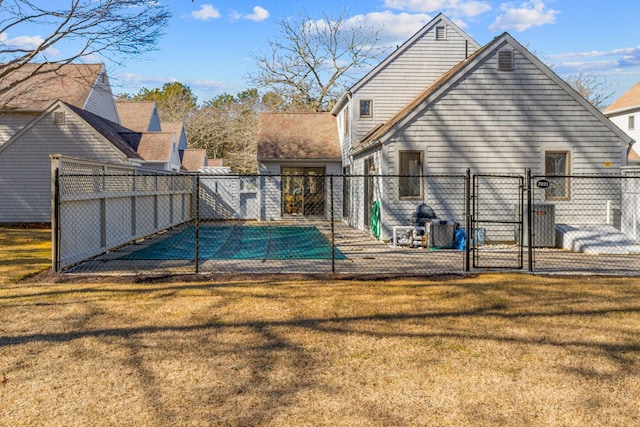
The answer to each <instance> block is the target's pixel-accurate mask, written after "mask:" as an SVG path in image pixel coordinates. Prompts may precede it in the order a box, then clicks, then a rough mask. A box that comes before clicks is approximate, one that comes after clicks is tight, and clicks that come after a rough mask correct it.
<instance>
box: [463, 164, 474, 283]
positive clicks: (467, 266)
mask: <svg viewBox="0 0 640 427" xmlns="http://www.w3.org/2000/svg"><path fill="white" fill-rule="evenodd" d="M464 197H465V207H464V209H465V229H466V230H467V241H466V242H465V245H464V246H465V249H464V250H465V255H464V271H466V272H467V273H468V272H470V271H471V245H470V242H471V239H472V238H473V230H472V229H471V227H472V221H471V169H467V173H466V176H465V183H464Z"/></svg>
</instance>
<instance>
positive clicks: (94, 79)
mask: <svg viewBox="0 0 640 427" xmlns="http://www.w3.org/2000/svg"><path fill="white" fill-rule="evenodd" d="M39 67H41V68H42V70H41V71H40V73H39V74H36V75H35V76H32V77H30V78H29V79H28V80H27V81H25V82H23V83H19V84H17V85H16V86H15V87H14V88H12V89H11V90H9V91H7V92H4V93H3V94H1V95H0V105H1V106H2V108H0V144H3V143H5V142H7V141H8V140H9V138H11V137H12V136H13V135H14V134H15V133H16V132H18V131H19V130H20V129H22V128H23V127H24V126H25V125H26V124H27V123H29V122H30V121H31V120H33V119H34V118H35V117H36V116H38V115H39V114H40V113H42V112H43V111H44V110H46V109H47V108H49V107H50V106H51V104H53V102H54V101H57V100H62V101H64V102H66V103H67V104H69V105H73V106H74V107H77V108H81V109H83V110H85V111H89V112H91V113H93V114H96V115H98V116H100V117H102V118H105V119H107V120H110V121H112V122H116V123H118V113H117V111H116V104H115V101H114V98H113V93H112V91H111V85H110V84H109V77H108V76H107V73H106V70H105V67H104V65H103V64H67V65H63V66H61V67H60V68H58V67H59V66H54V65H49V64H25V65H23V66H22V67H21V68H20V69H19V70H17V71H15V72H13V73H11V74H9V75H8V76H5V77H3V78H2V81H1V82H0V87H9V86H11V85H13V84H14V83H16V82H18V81H21V80H22V79H23V78H25V76H28V75H29V74H31V73H33V72H34V71H35V70H36V69H37V68H39Z"/></svg>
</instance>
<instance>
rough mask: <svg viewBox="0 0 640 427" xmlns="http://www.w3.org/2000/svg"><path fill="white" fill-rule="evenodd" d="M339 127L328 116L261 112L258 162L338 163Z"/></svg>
mask: <svg viewBox="0 0 640 427" xmlns="http://www.w3.org/2000/svg"><path fill="white" fill-rule="evenodd" d="M340 158H341V155H340V142H339V140H338V126H337V124H336V119H335V117H334V116H333V115H332V114H331V113H260V115H259V116H258V160H277V159H280V160H284V159H292V160H294V159H315V160H321V159H322V160H329V159H330V160H334V159H335V160H340Z"/></svg>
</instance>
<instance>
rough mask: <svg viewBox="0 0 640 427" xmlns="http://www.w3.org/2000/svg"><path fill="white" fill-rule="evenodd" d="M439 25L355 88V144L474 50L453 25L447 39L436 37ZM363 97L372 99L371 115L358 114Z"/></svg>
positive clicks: (353, 140) (353, 117)
mask: <svg viewBox="0 0 640 427" xmlns="http://www.w3.org/2000/svg"><path fill="white" fill-rule="evenodd" d="M439 25H440V23H435V25H433V26H432V27H431V29H430V30H429V31H427V32H425V34H424V35H423V36H422V37H421V38H420V39H418V40H416V41H415V42H414V43H413V45H412V46H410V47H409V48H408V49H407V50H406V51H405V52H403V54H402V55H399V56H398V57H397V58H395V59H394V60H393V61H391V62H390V63H388V64H387V65H386V66H385V67H384V68H382V69H381V70H378V71H377V73H376V74H375V75H373V76H371V77H370V80H368V81H367V82H365V83H364V84H363V85H362V86H360V87H359V88H358V89H357V90H356V91H354V93H353V95H352V101H351V117H352V119H353V120H352V122H353V124H354V125H353V127H352V129H353V132H354V135H353V136H352V137H351V142H352V143H353V144H354V145H355V144H356V143H357V142H359V141H360V140H361V139H362V137H363V136H364V135H365V134H366V133H367V132H369V131H370V130H371V129H372V128H373V127H374V126H376V125H377V124H379V123H383V122H385V121H387V120H388V119H390V118H391V117H393V116H394V115H395V114H396V113H397V112H398V111H400V110H401V109H402V108H403V107H404V106H405V105H407V104H408V103H409V102H410V101H411V100H412V99H413V98H415V97H416V96H417V95H418V94H419V93H420V92H422V91H423V90H424V89H425V88H427V87H428V86H429V85H430V84H431V83H432V82H434V81H435V80H436V79H437V78H438V77H440V76H441V75H442V74H444V73H445V72H447V71H449V70H450V69H451V68H453V67H454V66H455V65H457V64H458V63H460V62H461V61H463V60H464V59H465V58H466V57H467V56H469V55H471V54H473V53H474V52H475V48H474V46H472V45H471V43H467V40H466V39H465V37H464V36H463V35H462V34H460V33H458V32H457V31H455V29H454V28H453V27H450V26H447V37H446V39H445V40H436V39H435V31H436V27H437V26H439ZM361 99H370V100H372V101H373V106H372V109H373V115H372V117H371V118H359V112H360V100H361Z"/></svg>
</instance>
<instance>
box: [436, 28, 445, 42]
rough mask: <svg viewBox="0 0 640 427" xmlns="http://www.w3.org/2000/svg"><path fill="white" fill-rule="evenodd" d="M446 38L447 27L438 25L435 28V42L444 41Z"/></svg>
mask: <svg viewBox="0 0 640 427" xmlns="http://www.w3.org/2000/svg"><path fill="white" fill-rule="evenodd" d="M446 38H447V27H445V26H444V25H440V26H437V27H436V40H446Z"/></svg>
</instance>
